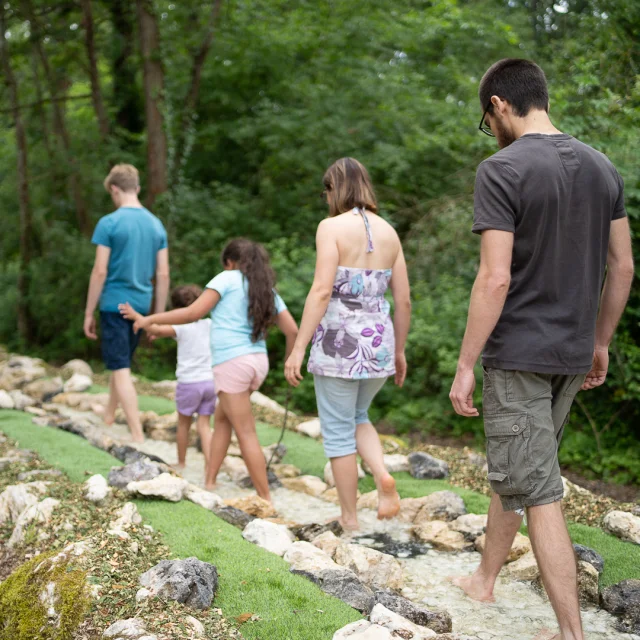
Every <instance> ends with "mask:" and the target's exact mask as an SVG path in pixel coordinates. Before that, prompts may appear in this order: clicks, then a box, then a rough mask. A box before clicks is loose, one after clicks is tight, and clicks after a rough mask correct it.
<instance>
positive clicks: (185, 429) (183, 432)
mask: <svg viewBox="0 0 640 640" xmlns="http://www.w3.org/2000/svg"><path fill="white" fill-rule="evenodd" d="M191 421H192V418H191V416H185V415H183V414H182V413H179V414H178V432H177V433H176V444H177V445H178V464H177V468H178V469H180V471H182V469H184V467H185V464H186V459H187V447H188V446H189V429H191Z"/></svg>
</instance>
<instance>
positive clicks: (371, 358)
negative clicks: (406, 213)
mask: <svg viewBox="0 0 640 640" xmlns="http://www.w3.org/2000/svg"><path fill="white" fill-rule="evenodd" d="M352 212H353V213H354V214H355V215H358V214H359V215H361V216H362V218H363V220H364V223H365V227H366V230H367V243H368V244H367V253H371V252H372V251H373V241H372V238H371V229H370V227H369V220H368V219H367V215H366V213H365V212H364V210H362V209H353V210H352ZM390 280H391V269H359V268H354V267H338V270H337V273H336V279H335V282H334V284H333V292H332V295H331V300H330V301H329V306H328V307H327V311H326V313H325V314H324V317H323V318H322V321H321V322H320V324H319V326H318V328H317V329H316V332H315V334H314V336H313V339H312V341H311V354H310V356H309V363H308V365H307V369H308V371H309V372H310V373H313V374H315V375H321V376H328V377H333V378H348V379H355V380H358V379H363V378H386V377H388V376H391V375H393V374H394V373H395V337H394V333H393V322H392V320H391V315H390V305H389V302H388V301H387V300H386V299H385V297H384V296H385V293H386V291H387V289H388V288H389V282H390Z"/></svg>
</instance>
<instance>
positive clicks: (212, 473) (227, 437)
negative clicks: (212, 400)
mask: <svg viewBox="0 0 640 640" xmlns="http://www.w3.org/2000/svg"><path fill="white" fill-rule="evenodd" d="M231 433H232V427H231V422H230V421H229V418H228V417H227V414H226V413H225V412H224V409H223V408H222V403H221V402H218V404H217V406H216V412H215V415H214V419H213V434H212V436H211V439H210V444H209V460H208V462H207V473H206V476H205V487H206V488H207V489H213V488H214V487H215V486H216V480H217V478H218V473H219V471H220V467H221V466H222V462H223V460H224V459H225V457H226V455H227V451H228V449H229V444H230V443H231ZM203 450H204V444H203Z"/></svg>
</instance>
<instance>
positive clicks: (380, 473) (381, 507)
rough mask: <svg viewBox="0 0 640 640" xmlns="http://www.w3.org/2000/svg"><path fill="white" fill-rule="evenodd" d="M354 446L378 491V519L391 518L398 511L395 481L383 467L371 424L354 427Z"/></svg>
mask: <svg viewBox="0 0 640 640" xmlns="http://www.w3.org/2000/svg"><path fill="white" fill-rule="evenodd" d="M356 444H357V447H358V453H359V454H360V457H361V458H362V459H363V460H364V461H365V462H366V463H367V465H368V466H369V469H371V473H372V474H373V479H374V480H375V483H376V488H377V489H378V518H379V519H380V520H383V519H385V518H393V517H394V516H396V515H398V512H399V511H400V496H399V495H398V492H397V491H396V481H395V480H394V479H393V476H392V475H391V474H390V473H389V472H388V471H387V468H386V467H385V466H384V452H383V450H382V444H381V443H380V436H379V435H378V432H377V431H376V430H375V427H374V426H373V425H372V424H371V423H369V422H366V423H362V424H359V425H356Z"/></svg>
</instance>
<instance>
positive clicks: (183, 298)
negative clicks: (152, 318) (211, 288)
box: [171, 284, 202, 309]
mask: <svg viewBox="0 0 640 640" xmlns="http://www.w3.org/2000/svg"><path fill="white" fill-rule="evenodd" d="M201 295H202V289H201V288H200V287H199V286H198V285H197V284H185V285H182V286H181V287H176V288H175V289H174V290H173V291H172V292H171V306H172V307H173V308H174V309H184V307H188V306H190V305H192V304H193V303H194V302H195V301H196V300H197V299H198V298H199V297H200V296H201Z"/></svg>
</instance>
